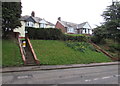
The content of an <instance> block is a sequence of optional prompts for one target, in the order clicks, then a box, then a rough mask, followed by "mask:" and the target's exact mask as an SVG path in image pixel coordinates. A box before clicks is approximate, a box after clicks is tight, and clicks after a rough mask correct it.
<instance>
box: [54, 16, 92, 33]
mask: <svg viewBox="0 0 120 86" xmlns="http://www.w3.org/2000/svg"><path fill="white" fill-rule="evenodd" d="M55 28H58V29H61V31H62V32H63V33H67V34H92V28H91V26H90V25H89V23H88V22H84V23H81V24H76V23H71V22H66V21H61V18H60V17H59V18H58V21H57V23H56V25H55Z"/></svg>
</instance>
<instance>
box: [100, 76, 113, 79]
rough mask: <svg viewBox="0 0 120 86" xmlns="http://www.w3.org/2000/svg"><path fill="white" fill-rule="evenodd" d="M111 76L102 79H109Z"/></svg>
mask: <svg viewBox="0 0 120 86" xmlns="http://www.w3.org/2000/svg"><path fill="white" fill-rule="evenodd" d="M110 77H111V76H107V77H102V79H107V78H110Z"/></svg>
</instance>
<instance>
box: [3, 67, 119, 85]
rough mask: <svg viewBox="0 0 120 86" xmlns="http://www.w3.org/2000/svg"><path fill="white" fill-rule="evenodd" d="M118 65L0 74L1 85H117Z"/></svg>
mask: <svg viewBox="0 0 120 86" xmlns="http://www.w3.org/2000/svg"><path fill="white" fill-rule="evenodd" d="M118 70H119V69H118V65H109V66H96V67H85V68H71V69H59V70H46V71H43V70H39V71H26V72H25V71H24V72H11V73H2V84H118V78H120V74H118Z"/></svg>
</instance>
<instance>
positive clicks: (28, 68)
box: [0, 62, 120, 73]
mask: <svg viewBox="0 0 120 86" xmlns="http://www.w3.org/2000/svg"><path fill="white" fill-rule="evenodd" d="M118 64H120V62H107V63H93V64H71V65H48V66H45V65H41V66H24V67H6V68H2V69H1V68H0V70H1V71H0V72H2V73H7V72H22V71H37V70H56V69H68V68H81V67H94V66H108V65H118Z"/></svg>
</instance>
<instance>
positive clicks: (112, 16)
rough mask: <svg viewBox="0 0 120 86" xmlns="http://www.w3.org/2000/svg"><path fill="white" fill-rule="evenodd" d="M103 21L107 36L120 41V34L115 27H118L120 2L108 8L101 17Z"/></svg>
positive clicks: (119, 22)
mask: <svg viewBox="0 0 120 86" xmlns="http://www.w3.org/2000/svg"><path fill="white" fill-rule="evenodd" d="M102 16H103V17H104V19H105V21H106V22H105V24H104V25H105V28H106V31H107V32H108V34H109V36H110V37H111V38H113V39H116V40H118V41H120V39H119V37H120V32H119V30H118V29H117V27H120V2H118V1H116V2H113V3H112V5H110V6H108V7H107V9H106V11H104V12H103V15H102Z"/></svg>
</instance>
